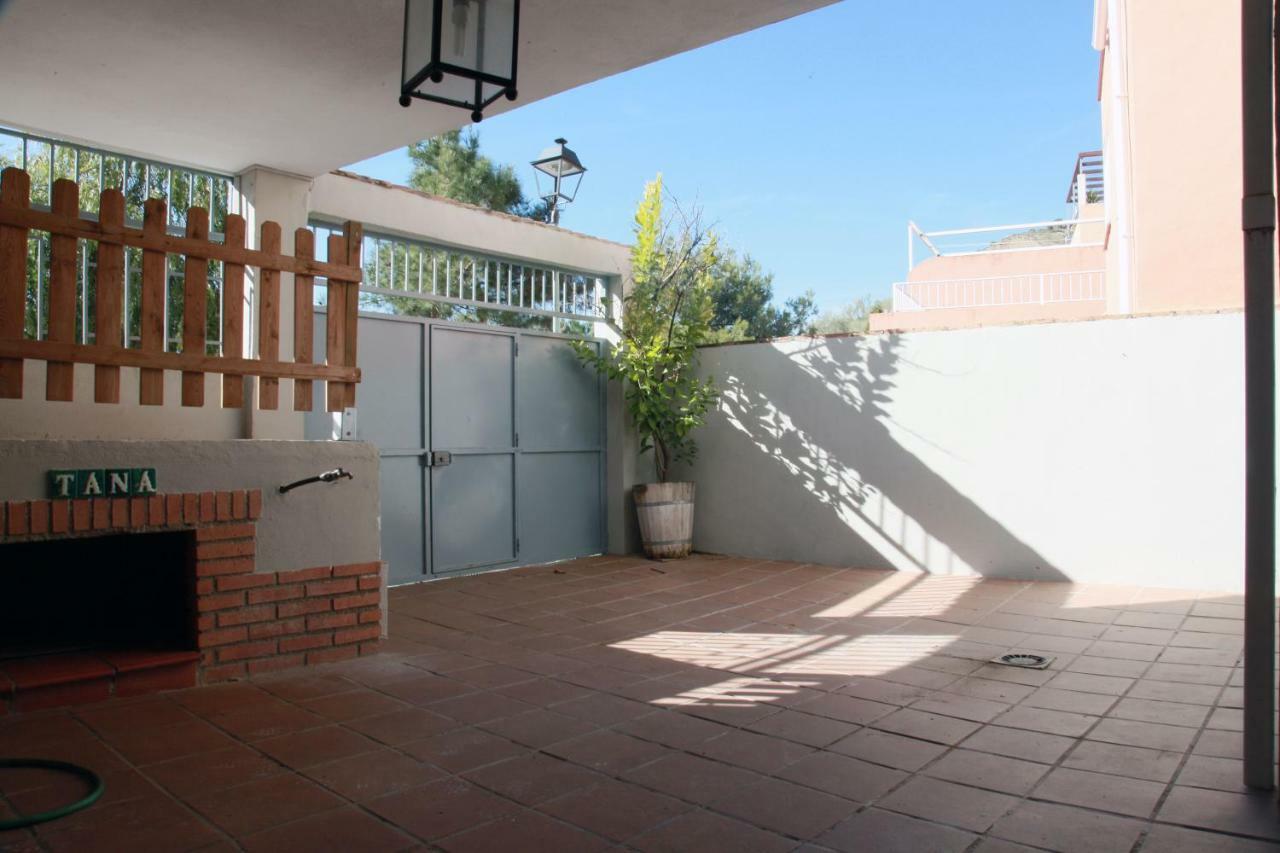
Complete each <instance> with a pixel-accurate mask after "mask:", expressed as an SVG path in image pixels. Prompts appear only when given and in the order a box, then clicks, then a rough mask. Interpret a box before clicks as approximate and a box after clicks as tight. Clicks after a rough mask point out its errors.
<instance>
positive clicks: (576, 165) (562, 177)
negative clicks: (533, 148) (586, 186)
mask: <svg viewBox="0 0 1280 853" xmlns="http://www.w3.org/2000/svg"><path fill="white" fill-rule="evenodd" d="M567 141H568V140H566V139H564V138H563V137H561V138H559V139H557V140H556V141H555V144H554V145H552V146H550V147H549V148H545V149H543V151H542V153H541V154H539V155H538V156H537V158H536V159H534V160H533V161H531V162H530V163H529V165H530V166H533V177H534V181H535V182H536V183H537V186H538V196H539V197H540V198H541V199H542V200H543V201H545V202H546V203H547V221H548V222H550V223H552V224H555V223H557V222H559V221H560V209H561V208H562V207H564V206H565V205H567V204H569V203H571V202H572V201H573V200H574V198H576V197H577V195H578V187H579V186H580V185H581V184H582V176H583V175H584V174H585V173H586V171H587V167H586V166H584V165H582V161H581V160H579V159H578V155H577V154H576V153H574V151H573V150H572V149H570V148H569V147H568V146H567V145H566V142H567ZM544 175H545V176H546V177H547V178H548V179H550V183H549V185H547V186H546V188H545V189H544V184H543V180H544V179H543V176H544Z"/></svg>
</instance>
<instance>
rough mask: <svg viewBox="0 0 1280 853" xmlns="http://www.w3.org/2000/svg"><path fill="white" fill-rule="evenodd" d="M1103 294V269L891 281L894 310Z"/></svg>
mask: <svg viewBox="0 0 1280 853" xmlns="http://www.w3.org/2000/svg"><path fill="white" fill-rule="evenodd" d="M1106 298H1107V289H1106V272H1105V271H1104V270H1080V271H1075V272H1044V273H1026V274H1021V275H1004V276H993V277H990V278H956V279H945V280H941V281H900V282H897V283H896V284H894V285H893V310H894V311H930V310H936V309H940V308H994V307H998V306H1004V305H1049V304H1053V303H1061V302H1101V301H1104V300H1105V299H1106Z"/></svg>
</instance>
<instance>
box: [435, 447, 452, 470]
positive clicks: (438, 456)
mask: <svg viewBox="0 0 1280 853" xmlns="http://www.w3.org/2000/svg"><path fill="white" fill-rule="evenodd" d="M452 464H453V454H452V453H450V452H449V451H447V450H433V451H431V467H432V468H444V467H445V466H446V465H452Z"/></svg>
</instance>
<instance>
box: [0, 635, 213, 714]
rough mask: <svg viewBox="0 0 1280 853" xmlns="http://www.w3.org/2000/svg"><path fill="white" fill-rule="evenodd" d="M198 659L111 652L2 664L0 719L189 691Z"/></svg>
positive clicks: (195, 656) (168, 653)
mask: <svg viewBox="0 0 1280 853" xmlns="http://www.w3.org/2000/svg"><path fill="white" fill-rule="evenodd" d="M199 660H200V653H199V652H195V651H175V650H151V649H110V650H101V651H92V652H73V653H66V654H54V655H36V656H33V657H28V658H16V659H13V660H6V661H0V713H3V712H4V711H5V710H12V711H31V710H36V709H38V708H52V707H57V706H61V705H82V704H86V703H88V702H99V701H102V700H104V699H107V698H109V697H110V696H112V695H120V696H136V695H138V694H140V693H149V692H153V691H156V690H171V689H176V688H180V687H192V686H194V685H195V683H196V667H197V665H198V662H199Z"/></svg>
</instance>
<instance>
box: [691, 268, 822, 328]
mask: <svg viewBox="0 0 1280 853" xmlns="http://www.w3.org/2000/svg"><path fill="white" fill-rule="evenodd" d="M712 278H713V282H714V283H713V285H712V294H711V301H712V320H711V326H712V329H714V332H713V333H712V335H711V341H712V342H714V343H724V342H726V341H763V340H768V339H770V338H784V337H787V336H789V335H803V334H809V333H811V332H812V331H813V318H814V316H815V315H816V314H817V313H818V308H817V306H816V305H815V304H814V301H813V292H812V291H806V292H805V293H804V294H803V295H801V296H797V297H793V298H791V299H788V300H787V301H786V303H785V304H784V306H783V307H782V308H778V307H777V306H775V305H774V304H773V274H772V273H768V272H765V271H764V269H763V268H762V267H761V266H760V264H759V262H757V261H756V260H755V259H754V258H752V257H751V256H750V255H745V254H744V255H742V256H741V257H739V256H738V255H737V254H736V253H734V252H733V251H732V250H727V251H724V252H723V253H721V255H720V256H719V258H717V261H716V265H715V268H714V269H713V271H712Z"/></svg>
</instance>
